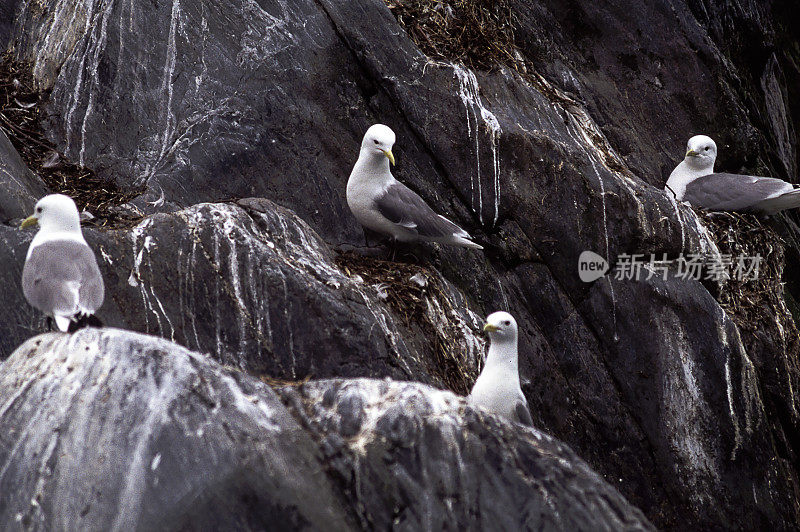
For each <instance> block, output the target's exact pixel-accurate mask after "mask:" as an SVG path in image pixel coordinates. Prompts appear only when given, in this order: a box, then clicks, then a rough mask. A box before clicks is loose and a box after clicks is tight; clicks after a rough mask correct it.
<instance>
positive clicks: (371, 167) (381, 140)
mask: <svg viewBox="0 0 800 532" xmlns="http://www.w3.org/2000/svg"><path fill="white" fill-rule="evenodd" d="M394 142H395V134H394V131H392V130H391V129H390V128H389V127H388V126H384V125H383V124H375V125H373V126H372V127H370V128H369V129H368V130H367V132H366V134H365V135H364V140H363V141H362V142H361V152H360V154H359V156H358V161H356V164H355V166H354V167H353V171H352V172H351V173H350V179H349V180H348V181H347V205H348V206H349V207H350V211H352V213H353V216H355V217H356V219H357V220H358V221H359V222H360V223H361V225H363V226H364V227H366V228H368V229H371V230H373V231H377V232H379V233H383V234H386V235H389V236H391V237H392V238H394V239H395V240H399V241H401V242H413V241H419V240H422V241H428V242H438V243H440V244H451V245H455V246H463V247H468V248H473V249H483V247H482V246H480V245H478V244H476V243H475V242H472V237H471V236H470V235H469V233H467V232H466V231H464V230H463V229H461V228H460V227H459V226H457V225H456V224H454V223H453V222H451V221H450V220H448V219H447V218H445V217H444V216H441V215H439V214H436V213H435V212H434V211H433V209H431V208H430V207H429V206H428V204H427V203H425V200H423V199H422V198H420V197H419V196H418V195H417V193H416V192H414V191H413V190H411V189H410V188H408V187H407V186H405V185H404V184H402V183H401V182H399V181H398V180H396V179H395V178H394V177H393V176H392V173H391V172H390V170H389V163H390V162H391V163H392V164H394V155H393V154H392V146H394Z"/></svg>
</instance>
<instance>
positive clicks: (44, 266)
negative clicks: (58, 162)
mask: <svg viewBox="0 0 800 532" xmlns="http://www.w3.org/2000/svg"><path fill="white" fill-rule="evenodd" d="M37 224H38V225H39V232H38V233H36V236H35V237H33V241H32V242H31V245H30V247H28V255H27V257H26V258H25V266H24V267H23V269H22V292H23V293H24V294H25V299H27V300H28V302H29V303H30V304H31V305H32V306H34V307H35V308H37V309H39V310H41V311H42V312H44V313H45V314H46V315H47V316H52V317H53V318H54V319H55V321H56V325H57V326H58V328H59V329H60V330H62V331H67V330H70V331H72V330H75V329H76V328H77V327H78V326H80V325H95V326H96V325H102V324H101V323H100V320H98V319H97V318H95V317H94V316H93V315H94V312H95V311H96V310H97V309H98V308H99V307H100V305H101V304H102V303H103V291H104V289H103V278H102V277H101V275H100V269H99V268H98V267H97V261H96V260H95V257H94V253H92V250H91V249H90V248H89V245H88V244H87V243H86V240H84V238H83V233H82V232H81V222H80V216H79V215H78V208H77V207H76V206H75V202H74V201H72V199H71V198H69V197H67V196H64V195H62V194H51V195H49V196H45V197H44V198H42V199H40V200H39V202H38V203H37V204H36V208H35V211H34V213H33V215H31V216H29V217H28V218H26V219H25V221H23V222H22V225H21V226H20V227H21V228H23V229H25V228H27V227H31V226H33V225H37Z"/></svg>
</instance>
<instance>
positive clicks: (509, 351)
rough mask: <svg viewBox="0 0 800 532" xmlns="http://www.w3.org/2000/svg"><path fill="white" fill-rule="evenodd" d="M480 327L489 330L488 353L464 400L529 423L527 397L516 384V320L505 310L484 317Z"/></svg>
mask: <svg viewBox="0 0 800 532" xmlns="http://www.w3.org/2000/svg"><path fill="white" fill-rule="evenodd" d="M483 330H484V331H486V332H487V333H488V334H489V354H488V355H487V357H486V364H485V365H484V366H483V371H481V374H480V375H479V376H478V380H476V381H475V385H474V386H473V387H472V392H470V394H469V397H468V398H467V401H468V402H469V403H470V404H471V405H474V406H478V407H481V408H483V409H484V410H488V411H489V412H491V413H493V414H497V415H499V416H503V417H506V418H508V419H510V420H512V421H516V422H517V423H522V424H523V425H528V426H533V420H532V419H531V413H530V410H528V401H527V400H526V399H525V396H524V395H523V394H522V388H521V387H520V385H519V360H518V358H519V357H518V355H517V322H516V320H514V317H513V316H512V315H511V314H509V313H508V312H495V313H493V314H491V315H489V317H488V318H486V325H484V326H483Z"/></svg>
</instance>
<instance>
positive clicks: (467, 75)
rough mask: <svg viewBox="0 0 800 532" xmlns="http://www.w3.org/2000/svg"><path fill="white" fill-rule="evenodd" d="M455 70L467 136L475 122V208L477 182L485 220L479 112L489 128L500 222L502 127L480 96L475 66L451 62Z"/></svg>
mask: <svg viewBox="0 0 800 532" xmlns="http://www.w3.org/2000/svg"><path fill="white" fill-rule="evenodd" d="M452 67H453V74H454V75H455V77H456V78H457V79H458V82H459V90H458V95H459V97H460V98H461V101H462V102H463V103H464V108H465V109H466V113H467V136H468V137H471V136H472V134H473V127H472V122H473V121H474V122H475V128H474V134H475V160H476V174H477V178H472V177H470V183H471V193H472V210H473V212H474V211H475V200H476V183H477V201H478V209H477V210H478V218H479V220H480V221H481V223H483V190H482V187H481V185H482V183H481V151H480V127H479V124H480V122H479V120H478V115H479V114H480V121H482V122H483V125H484V127H485V128H486V132H487V133H488V135H489V142H490V149H491V151H492V174H493V176H492V177H493V181H492V185H493V189H494V217H493V219H492V224H493V225H494V224H495V223H497V217H498V215H499V212H500V157H499V155H498V153H497V149H498V141H499V138H500V134H501V133H502V132H503V129H502V128H501V127H500V121H499V120H497V117H496V116H495V115H494V113H492V112H491V111H490V110H489V109H488V108H487V107H486V105H484V103H483V100H482V99H481V96H480V85H478V79H477V78H476V77H475V73H474V72H472V70H470V69H468V68H466V67H464V66H463V65H452Z"/></svg>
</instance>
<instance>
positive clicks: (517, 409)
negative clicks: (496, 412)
mask: <svg viewBox="0 0 800 532" xmlns="http://www.w3.org/2000/svg"><path fill="white" fill-rule="evenodd" d="M514 417H515V418H516V419H515V420H514V421H516V422H517V423H522V424H523V425H527V426H529V427H532V426H533V419H532V418H531V411H530V410H528V402H527V401H526V400H525V398H524V397H523V398H522V399H520V400H519V401H518V402H517V404H516V405H515V406H514Z"/></svg>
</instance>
